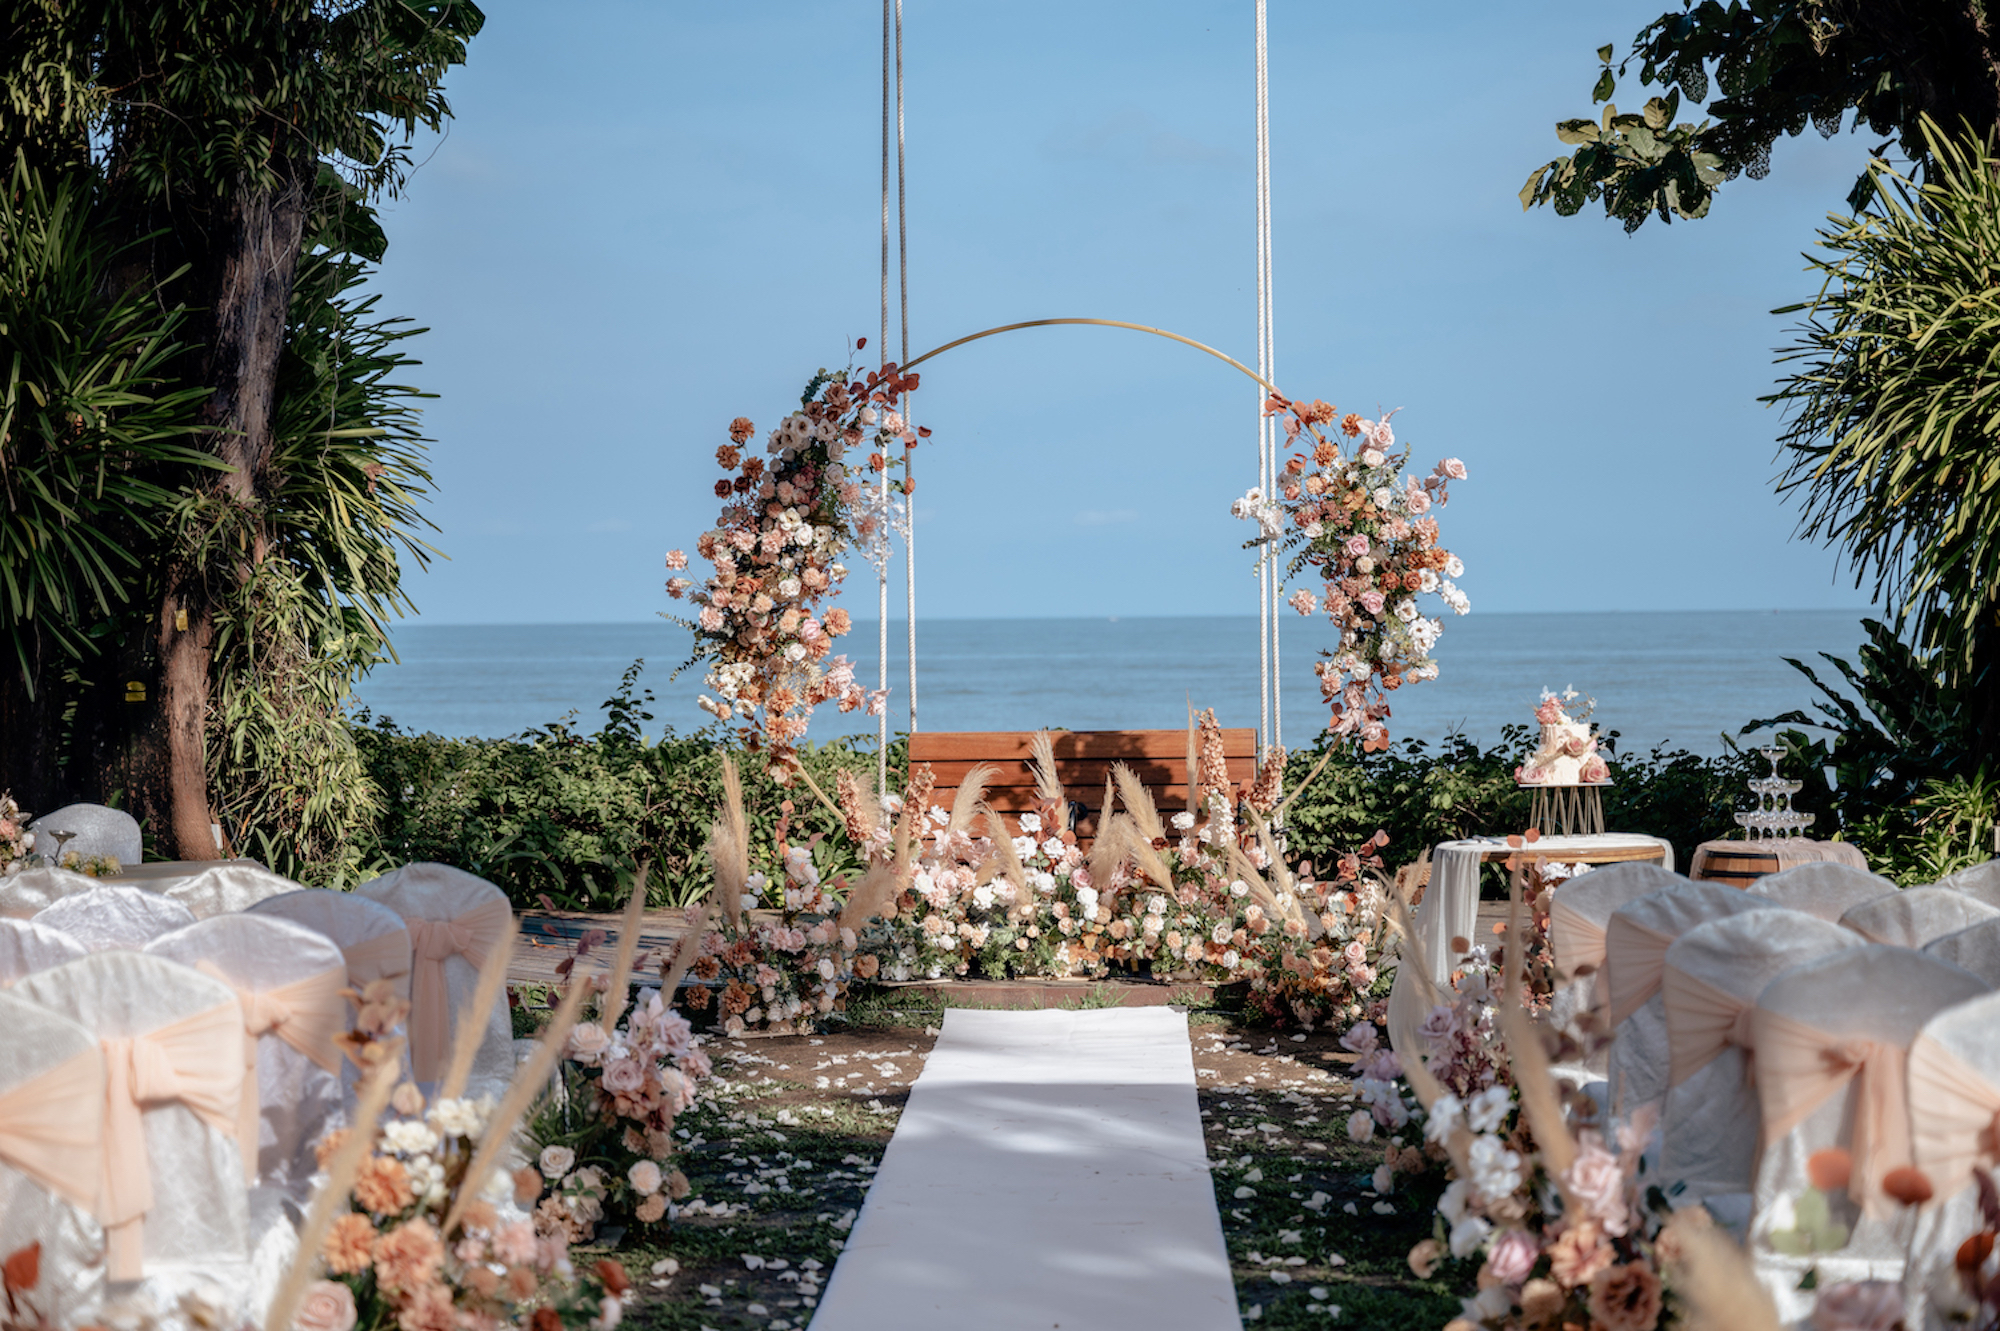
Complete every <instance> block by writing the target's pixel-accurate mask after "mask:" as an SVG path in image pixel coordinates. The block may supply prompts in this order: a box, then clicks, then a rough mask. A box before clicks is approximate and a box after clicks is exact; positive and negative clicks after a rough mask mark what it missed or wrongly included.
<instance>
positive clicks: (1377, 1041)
mask: <svg viewBox="0 0 2000 1331" xmlns="http://www.w3.org/2000/svg"><path fill="white" fill-rule="evenodd" d="M1381 1043H1382V1042H1381V1036H1380V1033H1379V1032H1377V1031H1376V1029H1375V1023H1374V1022H1372V1021H1357V1022H1355V1023H1354V1024H1353V1025H1352V1026H1350V1027H1348V1028H1347V1034H1345V1035H1343V1036H1341V1037H1340V1047H1341V1048H1342V1049H1345V1050H1347V1051H1348V1052H1349V1053H1351V1054H1361V1055H1367V1054H1372V1053H1374V1052H1375V1051H1376V1050H1377V1049H1379V1048H1380V1047H1381Z"/></svg>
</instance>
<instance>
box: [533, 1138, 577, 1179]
mask: <svg viewBox="0 0 2000 1331" xmlns="http://www.w3.org/2000/svg"><path fill="white" fill-rule="evenodd" d="M575 1163H576V1152H575V1151H572V1150H570V1149H569V1147H567V1146H545V1147H543V1148H542V1159H541V1165H542V1177H543V1178H551V1179H559V1178H561V1177H562V1176H563V1175H564V1174H567V1173H569V1171H570V1166H571V1165H574V1164H575Z"/></svg>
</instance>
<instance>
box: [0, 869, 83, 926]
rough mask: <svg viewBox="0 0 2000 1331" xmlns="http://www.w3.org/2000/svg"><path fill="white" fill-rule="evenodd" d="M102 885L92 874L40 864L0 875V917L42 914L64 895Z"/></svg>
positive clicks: (14, 917)
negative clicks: (14, 872)
mask: <svg viewBox="0 0 2000 1331" xmlns="http://www.w3.org/2000/svg"><path fill="white" fill-rule="evenodd" d="M98 886H100V884H99V882H98V881H97V879H95V878H92V877H91V876H90V875H89V874H82V873H76V872H74V871H73V870H70V869H57V868H54V867H52V866H49V865H45V864H44V865H37V866H35V867H34V868H32V869H23V870H21V872H19V873H16V874H9V875H7V876H6V877H5V878H0V916H4V917H5V918H7V919H10V920H26V919H31V918H33V917H34V916H36V915H39V914H41V913H42V912H43V911H45V910H47V909H48V908H49V907H50V906H53V905H55V904H56V903H57V902H58V901H61V900H62V899H63V898H64V897H67V896H74V895H75V894H76V893H78V892H88V891H89V890H90V889H91V888H93V887H98Z"/></svg>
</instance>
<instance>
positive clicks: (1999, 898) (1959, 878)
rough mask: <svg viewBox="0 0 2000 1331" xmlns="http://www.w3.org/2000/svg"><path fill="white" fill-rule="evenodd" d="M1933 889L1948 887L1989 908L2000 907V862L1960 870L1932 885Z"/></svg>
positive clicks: (1990, 861)
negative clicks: (1981, 902)
mask: <svg viewBox="0 0 2000 1331" xmlns="http://www.w3.org/2000/svg"><path fill="white" fill-rule="evenodd" d="M1930 886H1932V887H1948V888H1950V889H1951V890H1952V891H1954V892H1963V893H1965V895H1967V896H1969V897H1975V898H1977V899H1978V900H1980V901H1983V902H1985V903H1986V904H1987V905H1989V906H2000V860H1988V861H1986V863H1984V864H1975V865H1973V866H1972V867H1971V868H1970V869H1960V870H1959V871H1958V872H1957V873H1948V874H1946V875H1945V876H1944V877H1942V878H1940V879H1938V880H1937V881H1936V882H1935V883H1932V884H1930Z"/></svg>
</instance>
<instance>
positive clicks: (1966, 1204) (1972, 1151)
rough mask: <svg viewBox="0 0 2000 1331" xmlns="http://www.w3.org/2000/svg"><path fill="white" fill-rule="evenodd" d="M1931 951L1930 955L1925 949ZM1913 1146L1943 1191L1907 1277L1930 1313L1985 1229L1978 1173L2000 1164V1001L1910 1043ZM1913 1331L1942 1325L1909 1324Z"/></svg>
mask: <svg viewBox="0 0 2000 1331" xmlns="http://www.w3.org/2000/svg"><path fill="white" fill-rule="evenodd" d="M1926 950H1928V949H1926ZM1909 1079H1910V1147H1911V1154H1912V1156H1913V1157H1914V1159H1915V1162H1916V1166H1917V1168H1918V1169H1921V1170H1922V1171H1923V1172H1924V1175H1925V1177H1927V1178H1929V1179H1930V1181H1931V1186H1932V1187H1934V1188H1935V1189H1936V1190H1937V1192H1936V1195H1935V1197H1934V1198H1933V1204H1932V1205H1931V1206H1930V1207H1927V1208H1926V1211H1927V1212H1930V1213H1931V1214H1927V1215H1926V1216H1925V1217H1923V1220H1924V1222H1925V1232H1924V1233H1923V1234H1922V1235H1921V1236H1920V1238H1919V1240H1918V1241H1917V1242H1916V1243H1915V1244H1914V1245H1912V1250H1911V1253H1910V1269H1909V1270H1908V1271H1907V1272H1906V1273H1905V1275H1904V1278H1903V1288H1904V1304H1905V1306H1906V1307H1909V1308H1916V1307H1918V1306H1920V1305H1921V1306H1923V1307H1925V1309H1926V1312H1928V1303H1929V1293H1930V1290H1931V1288H1932V1284H1933V1281H1934V1280H1936V1279H1937V1278H1939V1277H1940V1276H1944V1277H1946V1278H1949V1276H1948V1273H1949V1271H1950V1269H1951V1266H1952V1263H1953V1259H1954V1258H1955V1257H1956V1256H1957V1254H1958V1245H1959V1244H1960V1243H1962V1242H1964V1240H1965V1238H1966V1237H1967V1236H1968V1235H1970V1234H1971V1233H1973V1232H1974V1231H1975V1230H1977V1229H1979V1228H1981V1226H1982V1223H1983V1222H1982V1221H1981V1219H1980V1216H1979V1194H1978V1192H1977V1190H1976V1189H1975V1188H1974V1186H1973V1175H1974V1174H1975V1173H1977V1172H1985V1173H1988V1174H1990V1173H1991V1172H1992V1170H1993V1168H1994V1166H1995V1165H1996V1164H2000V1139H1996V1137H1995V1136H1994V1131H1993V1129H1994V1124H1995V1115H1996V1113H2000V994H1986V995H1984V996H1982V997H1979V998H1975V999H1972V1000H1970V1001H1968V1002H1964V1003H1960V1004H1958V1005H1957V1006H1955V1007H1949V1008H1946V1009H1945V1010H1944V1011H1942V1012H1940V1013H1938V1014H1937V1015H1936V1016H1935V1017H1932V1018H1931V1019H1930V1022H1929V1023H1928V1024H1927V1025H1926V1026H1925V1027H1924V1029H1923V1031H1922V1032H1921V1033H1920V1034H1919V1035H1918V1036H1917V1038H1916V1039H1915V1040H1913V1041H1912V1042H1911V1044H1910V1070H1909ZM1908 1324H1909V1325H1910V1326H1911V1327H1912V1328H1917V1327H1929V1326H1933V1325H1938V1322H1937V1320H1936V1319H1935V1318H1931V1317H1929V1316H1925V1317H1923V1318H1915V1317H1913V1318H1911V1319H1910V1320H1909V1323H1908Z"/></svg>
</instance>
